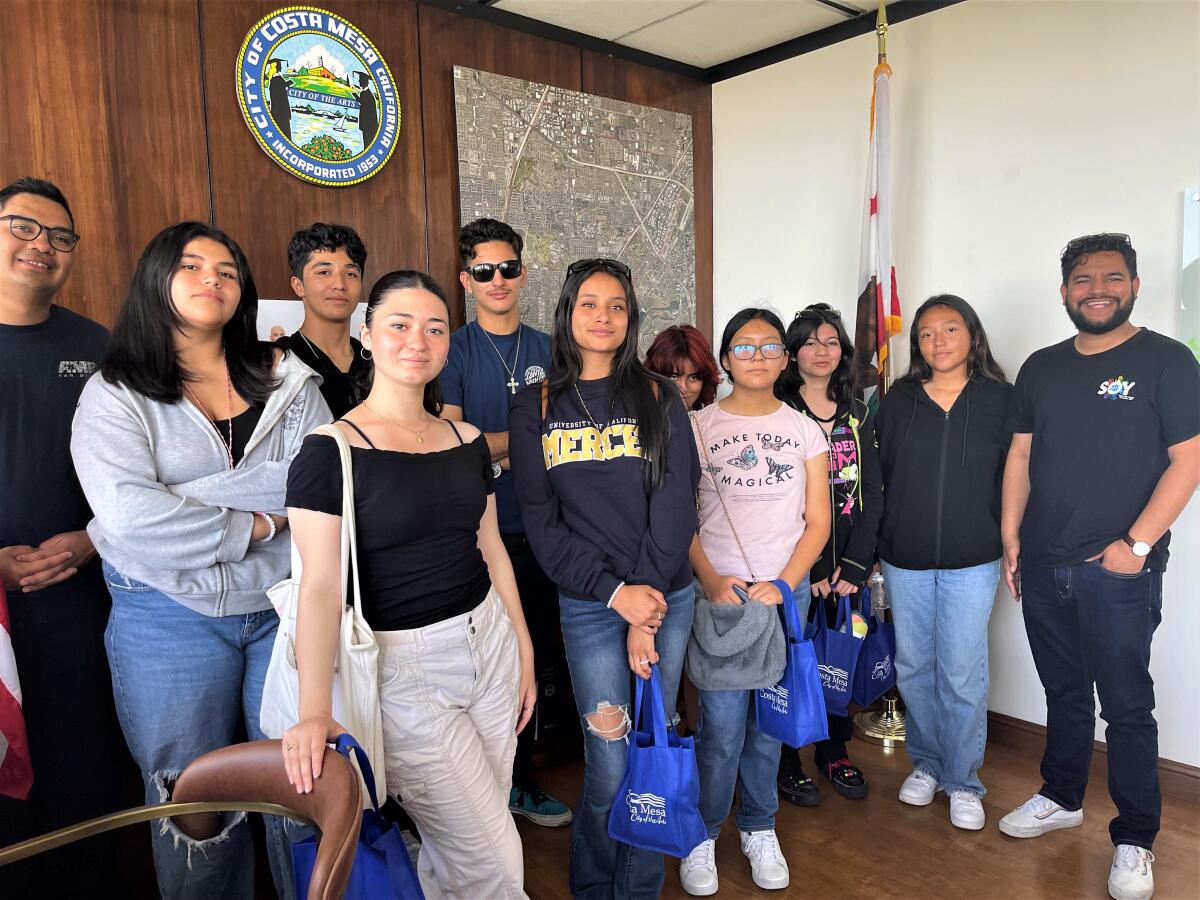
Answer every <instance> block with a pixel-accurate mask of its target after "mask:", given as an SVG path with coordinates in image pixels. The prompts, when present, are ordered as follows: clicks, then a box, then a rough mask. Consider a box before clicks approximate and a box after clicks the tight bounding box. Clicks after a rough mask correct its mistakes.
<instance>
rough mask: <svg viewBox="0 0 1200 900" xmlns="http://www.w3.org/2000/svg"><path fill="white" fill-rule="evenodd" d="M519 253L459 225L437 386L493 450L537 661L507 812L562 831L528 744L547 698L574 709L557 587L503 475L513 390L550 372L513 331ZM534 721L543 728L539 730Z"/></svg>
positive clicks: (497, 232)
mask: <svg viewBox="0 0 1200 900" xmlns="http://www.w3.org/2000/svg"><path fill="white" fill-rule="evenodd" d="M522 249H524V241H523V240H522V239H521V236H520V235H519V234H517V232H516V231H514V230H513V228H512V227H511V226H509V225H507V224H506V223H504V222H500V221H497V220H496V219H476V220H475V221H474V222H469V223H468V224H466V225H464V226H463V228H462V231H461V232H460V234H459V239H458V252H459V258H460V259H461V261H462V267H463V271H462V272H460V273H459V276H458V278H459V281H460V282H461V283H462V286H463V290H464V291H465V292H466V295H467V297H468V298H471V299H473V300H474V301H475V319H474V321H471V322H468V323H467V324H466V325H464V326H463V327H462V328H460V329H458V331H456V332H454V334H452V335H451V336H450V356H449V357H448V358H447V360H446V367H445V368H444V369H443V370H442V374H441V376H440V381H441V386H442V393H443V397H444V400H445V403H446V407H445V411H444V413H443V414H444V415H445V416H446V417H447V418H450V419H456V420H458V421H462V420H464V419H465V420H466V421H467V422H470V423H471V424H472V425H474V426H475V427H477V428H478V429H479V430H480V431H482V432H483V433H484V437H485V439H486V440H487V443H488V447H489V448H490V449H491V452H492V473H493V475H494V476H495V485H496V511H497V513H498V514H499V518H500V533H501V537H502V538H503V539H504V546H505V548H506V549H507V550H508V555H509V558H510V559H511V560H512V564H513V571H514V572H515V573H516V576H517V588H518V590H519V591H520V594H521V604H522V606H523V607H524V609H525V620H526V622H527V623H528V625H529V633H530V637H531V638H532V640H533V650H534V654H533V655H534V659H535V660H536V661H537V676H538V686H539V696H540V697H541V698H542V700H541V702H540V703H539V707H541V708H540V709H539V711H538V712H535V714H534V719H533V722H532V723H531V724H532V725H533V727H530V728H526V729H525V730H524V731H522V732H521V734H520V736H519V737H518V739H517V757H516V760H515V762H514V764H513V786H512V793H511V794H510V796H509V806H510V808H511V809H512V811H513V813H514V814H516V815H521V816H524V817H525V818H527V819H529V820H530V821H531V822H533V823H535V824H537V825H544V826H547V827H561V826H564V825H568V824H570V822H571V810H570V809H568V808H567V806H566V804H564V803H563V802H562V801H560V800H558V799H556V798H554V797H551V796H550V795H549V794H547V793H546V792H545V791H543V790H542V789H541V787H540V786H539V785H538V783H537V781H536V779H535V778H534V774H533V749H534V741H535V740H536V739H537V737H538V736H539V735H541V734H543V733H544V732H545V731H546V730H547V729H546V727H545V726H546V725H553V726H555V727H557V726H558V725H559V724H560V723H559V722H557V721H554V722H551V721H549V719H550V718H551V717H550V716H547V712H548V710H546V709H545V707H546V705H547V704H546V698H548V697H549V696H551V695H552V696H553V697H554V701H553V702H554V706H555V708H556V709H571V708H572V705H573V703H572V700H571V692H570V679H569V677H568V675H567V666H566V657H565V654H564V652H563V649H562V633H561V630H560V628H559V624H558V589H557V588H556V587H555V586H554V584H553V582H551V581H550V579H548V578H547V577H546V575H545V573H543V572H542V570H541V567H539V566H538V563H537V560H536V559H535V558H534V556H533V551H532V550H531V549H530V547H529V542H528V541H527V540H526V539H525V529H524V526H523V525H522V524H521V510H520V508H519V507H518V506H517V495H516V492H515V490H514V489H513V483H512V476H511V475H510V474H509V472H508V406H509V402H510V401H511V400H512V398H513V397H514V396H515V395H516V393H517V391H519V390H520V389H521V388H523V387H525V386H526V385H529V384H535V383H537V382H539V381H541V380H542V379H543V378H545V377H546V373H547V371H548V370H549V368H550V335H548V334H545V333H544V332H541V331H538V330H537V329H535V328H531V327H529V326H528V325H523V324H521V290H522V289H523V288H524V287H525V278H526V274H527V273H526V270H525V266H524V265H523V264H522V262H521V251H522ZM547 689H549V691H548V690H547ZM542 718H546V719H547V720H548V721H546V722H544V723H543V722H542V721H541V719H542ZM571 721H573V718H572V719H571ZM562 724H564V725H565V724H566V720H565V719H564V721H563V722H562Z"/></svg>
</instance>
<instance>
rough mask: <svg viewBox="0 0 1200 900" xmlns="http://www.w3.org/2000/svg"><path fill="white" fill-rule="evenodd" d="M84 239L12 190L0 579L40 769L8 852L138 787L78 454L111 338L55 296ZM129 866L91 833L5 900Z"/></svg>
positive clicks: (17, 815)
mask: <svg viewBox="0 0 1200 900" xmlns="http://www.w3.org/2000/svg"><path fill="white" fill-rule="evenodd" d="M78 241H79V235H78V234H76V232H75V223H74V219H73V218H72V216H71V210H70V207H69V206H68V205H67V201H66V198H65V197H63V195H62V193H61V192H60V191H59V190H58V188H56V187H55V186H54V185H52V184H51V183H50V182H48V181H42V180H41V179H36V178H22V179H20V180H19V181H15V182H13V183H12V184H10V185H8V186H7V187H5V188H3V189H0V397H2V398H3V401H2V402H0V582H3V585H4V591H5V593H6V594H7V598H8V611H9V618H10V625H11V637H12V647H13V655H14V656H15V657H16V662H17V675H18V677H19V679H20V684H21V690H22V693H23V695H24V697H23V700H24V702H23V710H22V711H23V714H24V719H25V729H26V736H27V738H28V744H29V754H30V759H31V762H32V767H33V787H32V789H31V790H30V792H29V794H28V796H27V797H26V798H23V799H18V798H10V797H0V846H7V845H8V844H11V843H16V842H17V841H20V840H24V839H26V838H30V837H34V836H36V835H38V834H42V833H44V832H48V831H53V830H54V829H56V828H61V827H63V826H66V825H73V824H75V823H77V822H81V821H83V820H85V819H89V818H92V817H94V816H99V815H102V814H104V813H107V812H112V811H113V810H115V809H118V808H120V807H121V806H122V805H125V804H124V803H123V801H124V800H125V799H126V798H127V797H128V796H129V793H130V792H129V791H123V787H122V786H123V784H124V783H125V781H124V779H125V776H126V775H127V774H129V773H130V772H131V771H132V762H131V761H130V759H129V756H128V753H127V751H126V749H125V743H124V739H123V738H122V736H121V732H120V729H119V726H118V725H117V718H116V711H115V709H114V707H113V698H112V681H111V676H110V674H109V670H108V659H107V657H106V655H105V652H104V628H105V624H106V622H107V620H108V610H109V606H110V600H109V595H108V591H107V590H105V587H104V579H103V576H102V575H101V572H100V560H99V559H97V558H96V551H95V549H94V548H93V547H92V542H91V540H90V539H89V538H88V534H87V531H85V530H84V529H85V528H86V526H87V523H88V520H89V519H91V517H92V514H91V510H90V509H89V508H88V505H87V501H86V500H85V499H84V497H83V492H82V490H81V489H80V487H79V482H78V481H77V480H76V478H75V470H74V467H73V466H72V464H71V453H70V439H71V418H72V416H74V414H75V406H76V403H77V401H78V399H79V393H80V391H81V390H82V389H83V385H84V383H85V382H86V381H87V379H88V376H89V375H91V374H92V372H93V371H95V369H96V367H97V365H98V364H99V362H100V361H101V359H102V357H103V355H104V352H105V347H106V345H107V343H108V332H106V331H105V330H104V329H103V328H102V327H101V326H99V325H97V324H96V323H95V322H92V321H91V320H89V319H85V318H84V317H82V316H79V315H76V314H75V313H73V312H71V311H70V310H67V309H64V308H63V307H61V306H56V305H55V304H54V302H53V301H54V297H55V295H56V294H57V293H58V291H59V289H60V288H62V286H63V285H64V284H65V283H66V281H67V278H69V277H70V275H71V269H72V268H73V267H74V265H75V259H76V257H77V255H78V254H77V253H76V252H74V251H75V250H76V247H77V243H78ZM129 783H130V784H132V782H129ZM135 796H136V795H135ZM128 805H133V804H132V803H130V804H128ZM117 862H118V859H117V852H116V848H115V846H113V844H112V842H111V840H110V839H105V838H100V839H95V838H93V839H89V840H87V841H84V842H81V843H79V844H76V845H73V846H72V847H71V848H70V849H64V850H60V851H55V852H53V853H49V854H43V855H41V856H36V857H32V858H31V859H29V860H26V861H24V862H21V863H16V864H14V865H12V866H6V867H5V868H4V869H3V870H0V872H2V873H3V874H0V882H2V883H3V884H4V886H5V888H7V889H8V890H7V891H0V893H5V895H6V896H12V897H19V896H34V894H35V892H36V894H37V895H39V896H84V895H91V894H92V893H94V892H95V891H96V889H97V888H98V887H101V886H103V887H106V888H107V887H111V886H114V885H116V884H119V883H120V880H119V877H118V871H119V870H118V869H117ZM22 888H24V889H22Z"/></svg>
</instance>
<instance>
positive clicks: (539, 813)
mask: <svg viewBox="0 0 1200 900" xmlns="http://www.w3.org/2000/svg"><path fill="white" fill-rule="evenodd" d="M508 808H509V809H510V810H512V812H513V815H517V816H524V817H525V818H527V819H528V820H529V821H530V822H532V823H533V824H534V825H541V826H543V827H544V828H561V827H562V826H564V825H570V824H571V818H572V816H571V810H570V808H569V807H568V806H567V804H565V803H563V802H562V801H561V800H559V799H558V798H557V797H551V796H550V795H549V794H547V793H546V792H545V791H543V790H542V788H541V786H540V785H538V784H537V783H536V782H532V783H530V784H528V785H526V786H525V787H518V786H517V785H515V784H514V785H513V787H512V791H510V792H509V795H508Z"/></svg>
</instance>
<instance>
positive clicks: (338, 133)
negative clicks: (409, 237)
mask: <svg viewBox="0 0 1200 900" xmlns="http://www.w3.org/2000/svg"><path fill="white" fill-rule="evenodd" d="M237 80H238V81H237V94H238V104H239V105H240V106H241V108H242V115H243V116H245V118H246V125H247V126H248V127H249V129H250V132H251V133H252V134H253V135H254V139H255V140H256V141H258V144H259V146H260V147H262V148H263V150H264V151H266V153H267V155H268V156H270V157H271V159H273V160H275V162H276V163H278V164H279V165H280V166H282V167H283V168H284V169H286V170H287V171H289V172H291V173H292V174H293V175H295V176H296V177H298V178H303V179H304V180H305V181H311V182H313V183H314V184H321V185H325V186H327V187H341V186H345V185H349V184H358V183H359V182H361V181H366V180H367V179H368V178H370V177H371V176H372V175H374V174H375V173H377V172H378V171H379V170H380V169H382V168H383V167H384V165H386V164H387V161H388V160H389V159H391V156H392V152H393V151H394V150H395V149H396V141H397V139H398V138H399V136H400V100H399V98H398V97H397V96H396V83H395V81H393V79H392V73H391V71H390V70H389V69H388V67H387V63H386V62H384V59H383V57H382V56H381V55H380V53H379V51H378V50H377V49H376V48H375V45H374V44H373V43H371V41H370V39H369V38H367V37H366V35H364V34H363V33H362V32H360V31H359V30H358V29H357V28H356V27H355V26H354V25H352V24H351V23H350V22H348V21H346V20H345V19H343V18H342V17H341V16H338V15H335V14H334V13H331V12H326V11H325V10H323V9H318V8H316V7H314V6H288V7H285V8H283V9H278V10H276V11H275V12H273V13H271V14H270V15H267V16H264V17H263V18H262V19H261V20H260V21H259V22H258V24H256V25H255V26H254V27H253V28H251V29H250V31H249V33H248V34H247V35H246V39H245V40H244V41H243V42H242V49H241V50H240V51H239V52H238V57H237Z"/></svg>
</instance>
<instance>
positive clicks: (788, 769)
mask: <svg viewBox="0 0 1200 900" xmlns="http://www.w3.org/2000/svg"><path fill="white" fill-rule="evenodd" d="M783 752H784V753H785V754H791V756H792V757H793V759H794V762H788V763H783V762H781V763H780V766H779V775H778V777H777V778H776V779H775V784H776V786H777V787H778V788H779V795H780V796H781V797H783V799H784V800H786V801H787V802H788V803H794V804H795V805H796V806H820V805H821V791H820V789H819V788H818V787H817V785H816V784H815V783H814V782H813V780H812V779H811V778H809V777H808V776H807V775H805V774H804V769H803V768H801V765H800V759H799V758H798V757H796V751H795V750H792V749H791V748H790V747H784V748H783Z"/></svg>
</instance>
